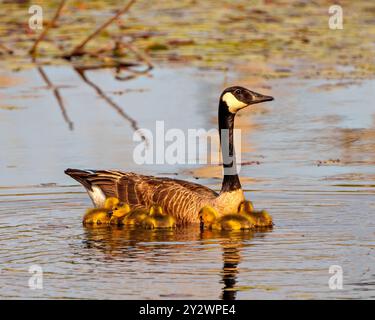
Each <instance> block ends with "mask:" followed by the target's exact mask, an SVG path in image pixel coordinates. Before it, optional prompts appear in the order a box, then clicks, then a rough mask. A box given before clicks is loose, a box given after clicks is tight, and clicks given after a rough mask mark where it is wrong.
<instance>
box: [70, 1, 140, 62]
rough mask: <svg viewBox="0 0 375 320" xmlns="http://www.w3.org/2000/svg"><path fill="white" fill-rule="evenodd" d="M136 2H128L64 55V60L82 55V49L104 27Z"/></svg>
mask: <svg viewBox="0 0 375 320" xmlns="http://www.w3.org/2000/svg"><path fill="white" fill-rule="evenodd" d="M135 1H136V0H130V1H129V2H128V3H127V4H126V5H125V6H124V7H123V8H122V9H121V10H119V11H118V12H117V13H116V14H115V15H114V16H113V17H112V18H110V19H108V20H107V21H106V22H105V23H103V24H102V25H101V26H100V27H99V28H97V29H96V30H95V31H94V32H93V33H92V34H90V35H89V36H88V37H87V38H86V39H85V40H84V41H82V42H81V43H80V44H79V45H77V46H76V47H75V48H74V49H73V50H72V52H71V53H70V54H69V55H66V56H65V58H67V59H69V58H71V57H74V56H79V55H82V54H83V48H84V47H85V45H86V44H87V43H88V42H89V41H90V40H92V39H93V38H95V37H96V36H97V35H98V34H99V33H100V32H102V31H103V30H104V29H105V28H106V27H108V26H109V25H110V24H111V23H112V22H114V21H115V20H116V19H117V18H118V17H120V16H121V15H122V14H124V13H125V12H126V11H128V10H129V9H130V7H131V6H132V5H133V4H134V2H135Z"/></svg>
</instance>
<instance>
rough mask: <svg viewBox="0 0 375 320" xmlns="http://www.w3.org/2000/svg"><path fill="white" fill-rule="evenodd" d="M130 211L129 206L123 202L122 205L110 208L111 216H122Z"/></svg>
mask: <svg viewBox="0 0 375 320" xmlns="http://www.w3.org/2000/svg"><path fill="white" fill-rule="evenodd" d="M129 212H130V206H129V205H128V204H127V203H125V204H124V205H122V206H117V207H115V208H114V209H113V210H112V216H114V217H123V216H124V215H126V214H128V213H129Z"/></svg>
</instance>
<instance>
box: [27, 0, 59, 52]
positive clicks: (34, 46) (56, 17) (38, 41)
mask: <svg viewBox="0 0 375 320" xmlns="http://www.w3.org/2000/svg"><path fill="white" fill-rule="evenodd" d="M65 3H66V0H61V2H60V5H59V6H58V8H57V10H56V12H55V15H54V17H53V18H52V20H51V22H50V23H49V24H48V25H47V26H46V27H45V28H44V30H43V32H42V33H41V34H40V36H39V37H38V38H37V39H36V40H35V42H34V45H33V46H32V48H31V49H30V51H29V53H30V54H31V55H35V53H36V49H37V48H38V45H39V43H40V42H41V41H43V39H44V38H45V37H46V35H47V33H48V31H49V29H50V28H51V27H52V26H53V25H54V24H55V23H56V21H57V19H58V18H59V16H60V14H61V11H62V9H63V7H64V5H65Z"/></svg>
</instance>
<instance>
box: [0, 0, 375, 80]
mask: <svg viewBox="0 0 375 320" xmlns="http://www.w3.org/2000/svg"><path fill="white" fill-rule="evenodd" d="M33 4H40V5H42V6H43V9H44V14H45V22H48V19H52V17H53V14H54V12H55V10H56V8H57V3H56V1H41V0H38V1H34V2H33ZM214 4H215V10H212V6H213V2H212V1H191V0H182V1H179V2H178V3H176V2H174V1H170V0H166V1H159V2H154V3H153V4H152V6H150V5H149V2H147V1H142V0H140V1H136V2H135V4H134V5H133V6H132V8H131V10H130V11H129V12H127V13H126V15H124V16H121V17H120V18H119V19H118V20H117V21H116V22H115V23H113V24H111V25H110V26H108V28H106V29H105V30H103V32H101V33H100V34H98V35H97V36H96V37H95V39H94V40H93V41H92V42H90V43H88V44H87V50H95V49H97V48H100V47H103V46H105V45H108V44H111V43H112V44H113V43H114V42H115V41H116V39H118V38H119V37H123V36H124V37H126V38H127V41H128V40H129V41H130V43H132V44H134V45H136V46H137V48H140V50H143V51H148V52H149V53H150V55H151V57H152V59H153V60H156V61H174V62H181V63H185V62H187V61H189V62H191V63H192V64H194V65H197V66H200V67H202V66H208V67H212V68H218V67H220V68H223V67H224V68H225V67H230V68H242V67H244V66H245V67H246V65H247V64H249V63H253V62H254V61H256V62H257V64H261V63H262V64H264V65H267V66H270V67H271V68H264V69H259V70H257V72H258V74H257V75H258V76H261V77H268V78H281V77H289V76H291V75H296V74H297V75H298V76H300V77H303V78H327V79H344V78H345V79H364V78H370V77H373V76H374V75H375V64H374V51H375V48H374V46H373V43H372V42H371V39H374V37H375V25H374V23H371V22H373V21H374V12H375V4H374V3H369V2H368V1H356V2H351V1H341V2H340V5H341V6H342V7H343V10H344V29H343V30H331V29H329V27H328V19H329V15H328V8H329V6H330V5H331V4H332V3H331V2H329V1H325V0H320V1H314V2H301V1H292V2H290V1H289V2H285V3H284V2H281V1H277V2H276V1H275V2H270V1H268V2H264V1H251V2H250V3H249V2H248V1H245V0H239V1H236V2H235V3H231V2H228V1H225V0H219V1H215V3H214ZM123 5H124V4H123V2H120V1H100V0H95V1H90V2H89V3H84V4H83V3H82V2H81V1H78V0H72V1H67V3H66V5H65V7H64V8H63V10H62V13H61V16H60V18H59V20H58V21H57V23H56V24H55V25H54V26H53V27H52V28H51V30H50V31H49V33H48V36H47V37H46V39H45V41H43V42H41V43H40V52H39V53H38V59H43V60H45V59H47V60H49V61H51V60H52V61H53V63H62V62H61V61H60V60H59V57H60V56H61V51H64V52H69V51H71V50H72V49H73V48H74V47H75V46H77V45H79V43H80V42H82V41H83V39H85V37H86V36H87V35H88V34H90V33H92V30H93V28H95V27H96V26H97V25H100V24H101V23H103V22H104V21H106V20H107V19H109V18H110V17H111V16H113V14H114V12H117V11H118V10H119V9H120V8H121V7H122V6H123ZM2 7H3V10H2V12H1V13H0V19H1V21H2V22H3V23H2V27H1V28H0V37H1V39H2V42H3V43H5V44H6V45H7V47H9V48H10V49H11V50H13V51H14V54H13V55H12V56H9V57H8V58H7V60H14V59H16V61H17V62H18V63H19V62H20V60H25V58H27V56H26V55H25V54H24V53H25V52H27V51H28V50H30V48H31V46H32V44H33V41H34V40H35V39H36V38H37V37H38V35H39V33H38V32H34V31H32V30H30V29H29V28H28V26H27V19H25V16H26V17H27V9H28V7H27V4H17V3H11V2H9V3H4V4H2ZM132 54H134V53H132V52H131V51H130V50H126V51H125V52H124V55H125V56H126V57H128V56H131V55H132ZM93 59H95V57H90V58H88V57H85V58H84V60H85V61H86V60H91V61H92V60H93ZM26 60H27V59H26ZM285 64H288V67H285ZM24 66H25V64H22V67H24ZM341 67H344V68H341ZM270 69H271V70H270Z"/></svg>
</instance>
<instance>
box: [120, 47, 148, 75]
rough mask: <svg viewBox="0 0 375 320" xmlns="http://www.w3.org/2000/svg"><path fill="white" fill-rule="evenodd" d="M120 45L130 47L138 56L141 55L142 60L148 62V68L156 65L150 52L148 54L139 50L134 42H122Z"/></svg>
mask: <svg viewBox="0 0 375 320" xmlns="http://www.w3.org/2000/svg"><path fill="white" fill-rule="evenodd" d="M120 46H124V47H125V48H128V49H129V50H130V51H132V52H133V53H134V54H135V55H136V56H137V57H139V58H140V59H141V60H143V61H144V62H145V63H146V64H147V66H148V68H149V69H148V70H151V69H152V68H153V67H154V65H153V64H152V62H151V57H150V56H149V55H148V54H146V53H145V52H141V51H139V50H138V49H137V48H136V47H135V46H133V45H132V44H130V43H127V42H121V43H120Z"/></svg>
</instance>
